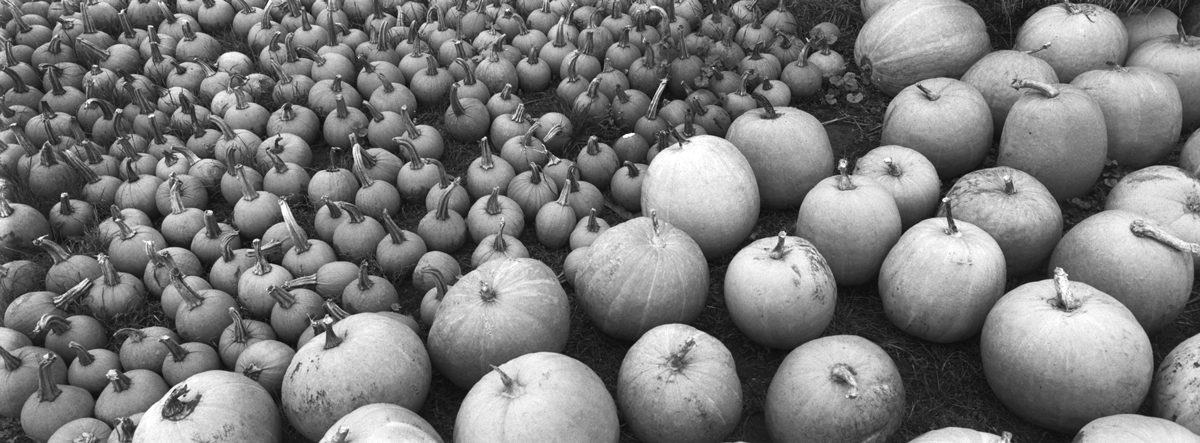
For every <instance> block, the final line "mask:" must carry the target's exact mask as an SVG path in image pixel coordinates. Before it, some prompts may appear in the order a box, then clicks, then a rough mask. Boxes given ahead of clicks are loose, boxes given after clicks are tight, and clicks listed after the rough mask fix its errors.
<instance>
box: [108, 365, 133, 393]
mask: <svg viewBox="0 0 1200 443" xmlns="http://www.w3.org/2000/svg"><path fill="white" fill-rule="evenodd" d="M104 378H107V379H108V384H110V385H112V388H113V391H115V392H125V391H127V390H129V385H130V384H132V383H133V380H130V379H129V377H128V376H126V375H125V373H123V372H121V371H118V370H116V369H109V370H108V372H107V373H105V374H104Z"/></svg>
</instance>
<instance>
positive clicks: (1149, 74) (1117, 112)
mask: <svg viewBox="0 0 1200 443" xmlns="http://www.w3.org/2000/svg"><path fill="white" fill-rule="evenodd" d="M1071 85H1073V86H1076V87H1078V88H1080V89H1082V90H1083V92H1086V93H1087V94H1088V95H1090V96H1091V97H1092V99H1093V100H1095V101H1096V104H1099V105H1100V110H1101V111H1103V112H1104V126H1105V128H1107V129H1108V158H1110V159H1112V160H1116V161H1117V163H1119V164H1120V165H1121V166H1124V167H1127V168H1141V167H1144V166H1148V165H1150V164H1152V163H1154V162H1157V161H1158V160H1161V159H1162V158H1163V157H1166V156H1167V154H1169V153H1170V152H1171V150H1172V149H1175V146H1176V143H1177V142H1178V141H1179V132H1180V131H1181V130H1182V128H1183V103H1182V102H1181V101H1180V99H1179V88H1177V87H1175V83H1174V82H1173V81H1171V78H1170V77H1168V76H1167V75H1166V74H1163V73H1161V72H1158V71H1155V70H1153V69H1149V68H1142V67H1137V66H1134V67H1129V68H1126V67H1122V66H1119V65H1112V66H1109V67H1108V68H1105V69H1097V70H1092V71H1087V72H1084V73H1082V74H1079V75H1078V76H1076V77H1075V80H1072V81H1071Z"/></svg>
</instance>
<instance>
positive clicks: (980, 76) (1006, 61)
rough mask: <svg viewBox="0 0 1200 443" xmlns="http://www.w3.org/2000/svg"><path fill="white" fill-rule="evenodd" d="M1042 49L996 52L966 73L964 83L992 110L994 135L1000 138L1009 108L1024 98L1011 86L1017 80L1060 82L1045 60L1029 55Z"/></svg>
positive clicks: (980, 60)
mask: <svg viewBox="0 0 1200 443" xmlns="http://www.w3.org/2000/svg"><path fill="white" fill-rule="evenodd" d="M1040 50H1041V48H1039V49H1035V50H1033V51H1013V50H1009V49H1004V50H999V51H994V52H991V53H988V55H985V56H983V58H981V59H979V61H977V62H975V64H973V65H971V69H968V70H967V72H965V73H963V75H962V81H963V82H965V83H967V84H970V85H971V86H974V87H975V89H976V90H978V91H979V93H980V94H982V95H983V99H984V100H985V101H987V104H988V108H990V109H991V110H992V127H993V128H994V129H993V131H992V133H993V135H994V136H998V135H1000V132H1001V130H1003V129H1004V120H1005V119H1007V118H1008V111H1009V109H1011V108H1012V105H1013V103H1016V102H1017V99H1018V98H1021V91H1020V90H1019V89H1013V87H1012V81H1013V79H1014V78H1024V79H1029V80H1037V81H1040V82H1043V83H1049V84H1054V83H1058V74H1055V73H1054V68H1053V67H1051V66H1050V64H1049V63H1046V61H1045V60H1042V59H1040V58H1037V57H1034V56H1032V55H1030V54H1032V53H1034V52H1036V51H1040Z"/></svg>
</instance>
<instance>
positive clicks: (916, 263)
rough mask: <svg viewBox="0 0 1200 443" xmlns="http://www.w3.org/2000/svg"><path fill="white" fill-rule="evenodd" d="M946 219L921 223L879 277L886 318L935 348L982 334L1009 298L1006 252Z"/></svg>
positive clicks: (894, 250) (985, 237) (973, 230)
mask: <svg viewBox="0 0 1200 443" xmlns="http://www.w3.org/2000/svg"><path fill="white" fill-rule="evenodd" d="M949 202H950V200H949V199H943V204H944V205H945V206H944V212H945V217H937V218H930V219H926V220H924V221H922V222H920V223H917V224H916V225H914V226H913V227H912V228H909V229H908V231H905V232H904V235H902V236H900V240H899V241H897V242H896V246H894V247H892V250H891V251H890V252H888V255H887V258H885V259H884V260H883V267H882V269H881V270H880V271H879V297H880V298H881V299H882V301H883V313H884V315H887V318H888V320H890V321H891V322H892V324H893V325H896V327H897V328H900V330H902V331H904V332H906V333H908V334H910V335H914V336H916V337H918V338H921V339H923V340H928V341H932V342H935V343H952V342H956V341H961V340H964V339H967V338H969V337H972V336H974V335H975V334H977V333H979V329H980V328H982V327H983V320H984V318H986V317H987V314H988V311H990V310H991V309H992V305H993V304H994V303H995V302H996V300H997V299H999V298H1000V296H1002V295H1004V282H1005V279H1004V277H1005V274H1004V252H1003V251H1001V250H1000V245H998V244H996V240H994V239H992V236H990V235H988V233H987V231H984V230H983V229H981V228H979V227H978V226H975V225H973V224H971V223H968V222H964V221H957V220H955V219H954V217H953V214H952V210H951V206H950V203H949Z"/></svg>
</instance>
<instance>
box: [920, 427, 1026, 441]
mask: <svg viewBox="0 0 1200 443" xmlns="http://www.w3.org/2000/svg"><path fill="white" fill-rule="evenodd" d="M1011 442H1012V434H1010V433H1008V432H1005V433H1003V434H1002V435H996V434H992V433H990V432H983V431H976V430H974V429H967V428H959V427H948V428H941V429H934V430H932V431H929V432H926V433H924V434H921V435H918V436H917V438H914V439H912V440H909V441H908V443H1011Z"/></svg>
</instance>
